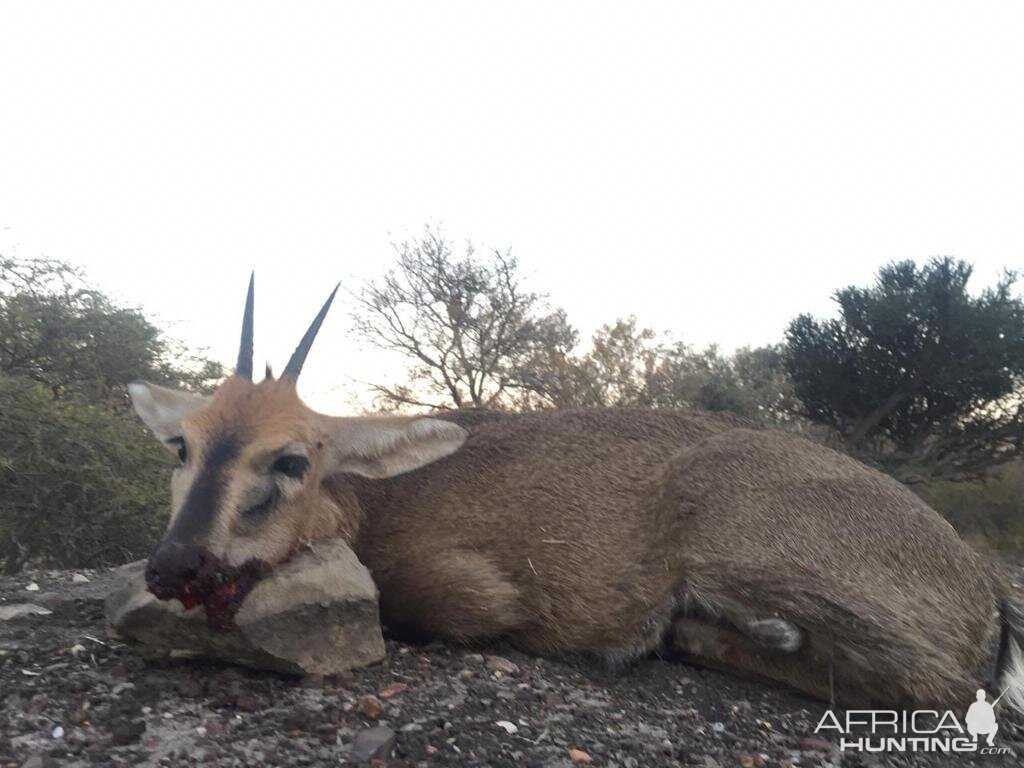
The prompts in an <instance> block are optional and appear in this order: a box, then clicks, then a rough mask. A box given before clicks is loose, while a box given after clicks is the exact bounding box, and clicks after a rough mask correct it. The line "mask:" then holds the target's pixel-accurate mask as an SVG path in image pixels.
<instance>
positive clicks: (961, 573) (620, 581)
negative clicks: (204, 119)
mask: <svg viewBox="0 0 1024 768" xmlns="http://www.w3.org/2000/svg"><path fill="white" fill-rule="evenodd" d="M332 299H333V294H332V295H331V298H330V299H328V300H327V303H326V304H324V306H323V308H322V309H321V310H320V312H319V314H318V315H317V316H316V319H315V320H314V321H313V324H312V325H311V327H310V328H309V330H308V331H307V332H306V335H305V336H304V337H303V339H302V341H301V343H300V344H299V346H298V348H297V349H296V351H295V353H294V355H293V356H292V358H291V360H290V361H289V362H288V364H287V366H286V367H285V368H284V371H283V372H282V374H281V376H280V378H277V379H274V378H273V377H272V376H270V375H268V376H267V377H266V378H265V379H264V380H263V381H261V382H259V383H253V381H252V372H253V370H252V368H253V366H252V337H253V294H252V282H251V281H250V284H249V294H248V298H247V302H246V307H245V316H244V321H243V330H242V343H241V351H240V353H239V357H238V365H237V368H236V370H235V374H234V376H232V377H231V378H229V379H227V380H226V381H225V382H224V383H223V384H222V385H221V386H220V388H219V389H218V390H217V391H216V392H215V393H214V394H213V395H212V396H211V397H199V396H196V395H193V394H185V393H182V392H176V391H172V390H169V389H165V388H161V387H158V386H154V385H152V384H146V383H141V382H137V383H133V384H132V385H130V391H131V397H132V400H133V402H134V406H135V409H136V410H137V412H138V414H139V416H141V418H142V420H143V421H144V422H145V423H146V424H147V425H148V426H149V428H150V429H151V430H152V431H153V433H154V434H155V435H156V436H157V438H159V440H160V441H161V442H163V443H164V444H166V445H167V446H168V447H169V448H170V450H171V451H173V452H174V453H176V454H177V456H178V458H179V459H180V462H181V465H180V466H179V467H178V468H177V469H176V470H175V472H174V476H173V480H172V482H171V485H172V491H173V502H172V506H173V509H172V514H171V521H170V526H169V528H168V530H167V533H166V535H165V536H164V539H163V541H162V542H161V543H160V544H159V546H158V547H157V549H156V551H155V552H154V553H153V556H152V558H151V559H150V562H149V567H148V571H147V581H148V584H149V586H150V589H151V590H152V591H153V592H154V593H155V594H156V595H157V596H158V597H161V598H163V599H172V598H178V599H181V600H182V601H183V602H185V603H186V605H192V604H194V603H197V602H203V603H205V605H206V607H207V610H208V612H209V613H210V615H211V616H212V617H213V618H214V619H215V620H216V619H217V617H221V618H224V617H227V619H228V620H229V619H230V615H231V610H232V606H233V605H235V604H237V602H238V601H239V600H240V599H241V598H242V597H244V595H245V593H246V591H247V590H248V588H249V587H250V586H251V585H252V583H254V581H255V580H256V579H258V578H259V576H260V574H261V573H263V572H264V571H265V570H266V569H267V568H272V567H273V566H274V565H275V564H278V563H280V562H282V561H284V560H286V559H287V558H288V557H289V556H291V555H292V554H293V553H294V552H295V551H296V550H297V549H299V548H300V547H302V546H304V545H305V544H306V543H307V542H311V541H316V540H317V539H321V538H324V537H335V536H340V537H343V538H344V539H346V540H347V541H348V542H349V543H350V544H351V546H352V548H353V549H354V551H355V552H356V554H357V555H358V557H359V558H360V560H362V562H363V563H364V564H365V565H366V566H367V567H368V568H369V569H370V571H371V572H372V574H373V577H374V579H375V581H376V583H377V586H378V588H379V590H380V605H381V612H382V616H383V618H384V620H385V622H386V623H387V624H388V625H390V626H391V627H393V628H396V629H398V630H408V631H414V632H417V633H419V634H421V635H428V636H434V637H443V638H450V639H452V640H457V641H472V640H480V639H484V638H493V637H498V636H504V637H506V638H508V639H510V640H511V641H512V642H513V643H515V644H516V645H518V646H520V647H521V648H523V649H525V650H527V651H529V652H533V653H537V654H558V653H563V652H589V653H591V654H595V655H597V656H599V657H602V658H605V659H610V660H615V661H623V660H629V659H634V658H636V657H639V656H641V655H642V654H645V653H648V652H650V651H652V650H654V649H655V648H658V647H659V646H661V645H662V644H665V643H668V644H670V645H674V646H675V647H676V648H677V649H679V650H681V651H682V652H684V653H685V654H686V655H687V656H689V657H690V658H692V659H694V660H696V661H698V662H700V663H704V664H707V665H711V666H716V667H724V668H727V669H729V670H732V671H735V672H739V673H756V674H757V675H761V676H767V677H769V678H773V679H775V680H778V681H781V682H784V683H786V684H789V685H791V686H793V687H795V688H798V689H801V690H803V691H805V692H807V693H810V694H812V695H814V696H816V697H819V698H823V699H828V698H830V696H833V695H834V696H835V698H836V699H837V700H838V701H839V702H840V703H845V704H847V705H853V704H860V703H868V702H876V703H884V704H887V705H903V704H933V705H940V704H941V705H945V706H953V705H954V704H955V705H957V706H961V705H966V703H968V702H970V701H972V700H973V699H974V693H975V689H976V688H977V676H978V675H979V666H980V665H981V664H982V663H983V659H984V657H985V649H986V645H987V643H988V642H989V640H990V639H991V636H992V633H993V632H995V631H996V628H997V626H1001V633H1002V634H1001V652H1000V658H999V660H998V670H997V679H996V681H995V683H996V685H998V687H999V690H1002V689H1003V688H1004V687H1007V686H1009V688H1010V691H1009V692H1008V694H1007V695H1006V699H1007V700H1010V701H1015V702H1016V704H1017V705H1018V706H1020V705H1021V704H1022V703H1024V655H1022V651H1024V621H1022V614H1021V613H1020V612H1019V610H1018V609H1016V608H1014V606H1013V604H1012V603H1011V602H1010V600H1009V591H1010V587H1009V585H1008V583H1007V581H1006V580H1005V578H1004V577H1003V576H1002V575H1001V573H1000V572H999V571H998V570H997V569H996V568H995V567H994V566H992V565H990V564H988V563H986V562H985V561H984V560H983V559H982V558H980V557H979V556H978V555H977V554H976V553H975V552H974V551H972V550H971V549H970V548H969V547H967V546H966V545H965V544H964V543H963V542H962V541H961V540H960V539H959V538H958V537H957V535H956V533H955V532H954V531H953V529H952V528H951V527H950V526H949V525H948V524H947V523H946V522H945V521H943V520H942V519H941V518H940V517H939V515H938V514H936V513H935V512H934V511H933V510H931V509H930V508H929V507H927V506H926V505H925V504H924V503H923V502H922V501H921V500H920V499H918V498H917V497H916V496H915V495H914V494H913V493H911V492H910V491H908V490H907V489H906V488H904V487H903V486H902V485H900V484H899V483H897V482H896V481H895V480H892V479H891V478H889V477H887V476H885V475H882V474H880V473H878V472H876V471H874V470H872V469H869V468H868V467H866V466H864V465H862V464H860V463H858V462H856V461H854V460H853V459H850V458H848V457H846V456H843V455H840V454H838V453H835V452H833V451H831V450H828V449H826V448H824V447H822V446H820V445H817V444H815V443H812V442H809V441H807V440H804V439H801V438H799V437H796V436H794V435H790V434H786V433H783V432H778V431H773V430H769V429H760V428H757V427H755V426H752V425H750V424H748V423H746V422H744V421H741V420H739V419H736V418H733V417H730V416H724V415H712V414H707V413H698V412H690V411H644V410H624V409H622V410H620V409H608V410H582V411H562V412H536V413H491V412H478V411H462V412H458V411H457V412H452V413H444V414H441V415H437V416H432V417H424V416H409V417H404V416H403V417H390V416H389V417H383V416H382V417H367V418H335V417H331V416H324V415H321V414H319V413H316V412H314V411H312V410H310V409H309V408H308V407H306V406H305V405H304V404H303V403H302V401H301V400H300V399H299V397H298V395H297V394H296V378H297V377H298V375H299V372H300V371H301V369H302V364H303V361H304V359H305V357H306V354H307V352H308V351H309V348H310V345H311V344H312V342H313V339H314V337H315V336H316V333H317V331H318V329H319V327H320V324H321V323H322V321H323V319H324V316H325V315H326V313H327V310H328V308H329V307H330V304H331V300H332ZM997 616H1001V624H1000V622H998V621H997V619H996V617H997Z"/></svg>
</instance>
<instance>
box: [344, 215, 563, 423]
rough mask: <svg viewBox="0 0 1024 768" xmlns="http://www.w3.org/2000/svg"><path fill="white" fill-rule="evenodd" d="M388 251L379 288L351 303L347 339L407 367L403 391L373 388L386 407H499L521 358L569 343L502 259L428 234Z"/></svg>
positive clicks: (519, 372) (512, 392) (558, 320)
mask: <svg viewBox="0 0 1024 768" xmlns="http://www.w3.org/2000/svg"><path fill="white" fill-rule="evenodd" d="M396 254H397V263H396V265H395V268H394V269H393V270H391V271H390V272H388V274H387V275H386V276H385V278H384V279H383V281H381V282H379V283H370V284H368V285H367V286H366V287H365V288H364V289H363V290H362V291H361V292H360V293H358V294H357V295H356V296H355V297H354V298H355V301H356V304H357V309H356V311H355V313H354V314H353V323H354V330H355V332H356V333H357V334H358V335H360V336H361V337H363V338H364V339H365V340H367V341H368V342H369V343H371V344H373V345H374V346H376V347H379V348H381V349H385V350H390V351H395V352H400V353H402V354H403V355H405V356H407V357H408V359H409V360H410V361H411V364H410V367H409V369H408V382H407V383H406V384H401V385H390V386H388V385H383V384H373V385H372V386H373V389H374V391H375V392H376V393H377V395H378V397H379V400H380V402H381V403H382V404H383V405H384V406H385V407H389V408H394V407H400V406H403V405H416V406H427V407H431V408H451V407H455V408H462V407H467V406H472V407H478V408H483V407H504V406H506V405H508V404H509V403H510V402H512V401H513V400H514V399H515V397H516V396H517V392H518V391H521V390H522V389H523V387H524V382H523V380H522V376H523V375H524V371H526V370H527V369H528V368H529V366H528V365H527V363H528V361H531V360H536V359H537V358H538V356H540V355H543V354H544V353H545V350H551V349H556V348H571V347H572V346H573V345H574V344H575V331H574V330H573V329H572V328H571V327H570V326H569V325H568V323H567V322H566V320H565V316H564V314H563V313H561V312H553V313H548V312H545V306H544V297H543V296H542V295H540V294H537V293H533V292H529V291H526V290H524V289H523V287H522V285H521V282H520V276H519V269H518V263H517V262H516V259H515V258H514V257H513V256H512V255H511V254H510V253H502V252H500V251H493V252H492V253H491V254H490V256H489V257H488V258H479V257H478V256H477V255H476V253H475V251H474V249H473V247H472V245H468V246H467V247H466V252H465V255H464V256H462V257H461V258H456V257H454V256H453V254H452V250H451V246H450V245H449V243H448V241H447V240H445V238H444V237H443V236H442V235H440V234H438V233H435V232H433V231H431V230H430V229H427V230H426V231H425V233H424V234H423V236H422V237H420V238H419V239H418V240H416V241H414V242H411V243H410V242H405V243H402V244H401V245H398V246H396Z"/></svg>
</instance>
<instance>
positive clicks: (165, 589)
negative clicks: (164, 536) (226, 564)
mask: <svg viewBox="0 0 1024 768" xmlns="http://www.w3.org/2000/svg"><path fill="white" fill-rule="evenodd" d="M201 565H202V556H201V554H200V552H199V548H198V547H196V546H194V545H192V544H186V543H185V542H182V541H174V540H171V541H164V542H161V544H160V546H158V547H157V548H156V551H155V552H154V553H153V554H152V555H151V556H150V558H149V562H148V563H147V564H146V586H148V587H149V591H150V592H152V593H153V594H154V595H156V596H157V597H159V598H160V599H162V600H167V599H170V598H172V597H178V596H179V595H180V594H181V593H182V592H183V590H184V589H185V585H187V584H188V583H189V582H191V581H193V580H194V579H195V578H196V576H197V575H198V574H199V568H200V566H201Z"/></svg>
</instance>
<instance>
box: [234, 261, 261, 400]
mask: <svg viewBox="0 0 1024 768" xmlns="http://www.w3.org/2000/svg"><path fill="white" fill-rule="evenodd" d="M255 279H256V272H255V271H254V272H253V273H252V274H251V275H249V292H248V293H247V294H246V296H245V314H244V315H242V341H241V343H240V344H239V346H238V364H237V365H236V366H235V376H238V377H239V378H242V379H248V380H249V381H252V305H253V283H254V281H255Z"/></svg>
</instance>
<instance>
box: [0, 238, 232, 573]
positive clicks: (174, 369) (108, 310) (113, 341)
mask: <svg viewBox="0 0 1024 768" xmlns="http://www.w3.org/2000/svg"><path fill="white" fill-rule="evenodd" d="M222 375H223V372H222V370H221V368H220V366H219V365H218V364H216V363H214V362H212V361H209V360H206V359H204V358H202V357H200V356H193V355H187V354H183V348H182V347H181V345H180V344H178V343H177V342H174V341H172V340H170V339H168V338H167V337H166V336H164V335H163V334H162V333H161V332H160V331H159V329H157V328H156V326H154V325H153V324H152V323H151V322H149V321H148V320H147V319H146V318H145V317H144V316H143V315H142V314H141V313H140V312H139V311H138V310H135V309H130V308H125V307H120V306H117V305H116V304H114V303H113V302H111V301H110V300H109V299H108V298H107V297H106V296H105V295H104V294H103V293H101V292H100V291H98V290H95V289H93V288H90V287H89V286H88V285H86V284H85V282H84V281H83V280H82V278H81V276H80V275H79V274H78V273H77V272H76V271H75V270H74V269H72V268H71V267H69V266H68V265H67V264H64V263H62V262H58V261H52V260H47V259H31V260H16V259H9V258H0V567H3V568H4V569H5V570H8V571H11V570H15V569H17V568H20V567H22V566H25V565H28V564H35V565H53V566H61V567H72V566H90V565H99V564H109V563H117V562H125V561H126V560H130V559H134V558H138V557H141V556H143V555H144V554H145V553H146V552H147V551H148V549H149V547H150V546H151V544H152V543H153V541H155V539H156V538H157V536H158V534H159V529H160V528H161V527H162V524H163V521H165V520H166V514H167V505H168V483H167V469H168V467H169V466H170V462H169V458H168V454H167V453H166V451H164V450H163V448H161V447H160V446H159V444H157V443H156V441H154V440H153V439H152V438H151V437H150V436H149V435H148V434H146V433H145V431H144V429H143V428H142V426H141V425H140V424H139V423H138V421H137V420H136V419H135V417H134V415H133V414H131V413H129V411H128V409H127V407H126V399H125V393H124V384H125V383H127V382H128V381H131V380H132V379H136V378H147V379H149V380H151V381H158V382H161V383H164V384H168V385H171V386H176V387H183V388H192V389H200V388H204V387H208V386H209V385H210V384H211V383H212V382H214V381H215V380H217V379H219V378H220V377H221V376H222Z"/></svg>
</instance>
